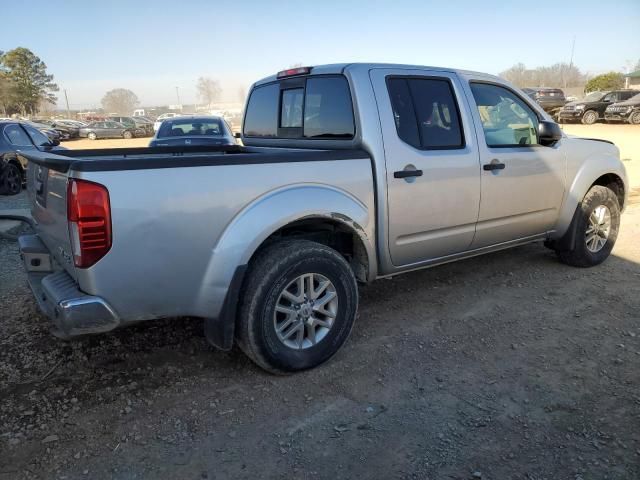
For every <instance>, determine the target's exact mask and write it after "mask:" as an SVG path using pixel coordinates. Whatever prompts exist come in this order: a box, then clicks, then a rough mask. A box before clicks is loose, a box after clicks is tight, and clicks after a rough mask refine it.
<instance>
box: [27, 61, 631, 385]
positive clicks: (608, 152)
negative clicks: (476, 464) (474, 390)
mask: <svg viewBox="0 0 640 480" xmlns="http://www.w3.org/2000/svg"><path fill="white" fill-rule="evenodd" d="M241 136H242V142H243V146H230V147H189V146H185V147H181V146H176V147H166V148H165V147H163V148H140V149H109V150H75V151H73V150H69V151H64V152H54V151H48V152H47V151H44V152H35V153H34V152H25V153H24V156H25V157H27V158H28V160H29V161H30V164H29V165H30V166H29V169H28V175H27V176H28V186H29V195H30V199H31V206H32V213H33V217H34V218H35V220H36V222H37V227H36V234H35V235H30V236H24V237H22V238H21V239H20V247H21V252H22V256H23V258H24V262H25V266H26V269H27V271H28V273H29V279H30V284H31V287H32V289H33V291H34V294H35V297H36V299H37V301H38V302H39V304H40V307H41V309H42V310H43V311H44V312H45V313H46V314H47V316H48V317H50V319H51V320H52V321H53V324H54V325H55V328H54V332H55V333H56V334H57V335H59V336H62V337H70V336H75V335H80V334H85V333H98V332H106V331H108V330H112V329H114V328H116V327H120V326H124V325H128V324H132V323H135V322H139V321H143V320H145V321H146V320H152V319H158V318H166V317H185V316H191V317H200V318H203V319H204V323H205V332H206V337H207V339H208V340H209V341H210V342H211V343H212V344H213V345H215V346H216V347H219V348H221V349H230V348H231V347H232V345H233V342H234V340H236V341H237V343H238V344H239V345H240V347H241V348H242V349H243V350H244V352H246V354H247V355H248V356H249V357H250V358H251V359H252V360H254V361H255V362H256V363H257V364H258V365H260V366H261V367H263V368H265V369H267V370H269V371H271V372H279V373H284V372H293V371H297V370H301V369H306V368H311V367H314V366H316V365H318V364H320V363H322V362H324V361H326V360H327V359H329V358H330V357H331V356H332V355H333V354H335V353H336V351H337V350H338V349H339V348H340V347H341V346H342V344H343V343H344V342H345V340H346V339H347V337H348V336H349V332H350V331H351V328H352V327H353V324H354V320H355V318H356V313H357V309H358V287H357V284H358V282H361V283H364V282H370V281H373V280H375V279H378V278H381V277H385V276H389V275H396V274H399V273H402V272H407V271H410V270H415V269H419V268H425V267H431V266H434V265H439V264H442V263H446V262H451V261H454V260H461V259H464V258H467V257H471V256H474V255H479V254H483V253H488V252H494V251H496V250H500V249H504V248H508V247H512V246H515V245H521V244H524V243H528V242H534V241H543V242H545V245H546V246H547V247H549V248H552V249H554V250H555V251H556V252H557V254H558V257H559V259H560V260H561V261H563V262H565V263H567V264H569V265H574V266H578V267H589V266H593V265H597V264H599V263H601V262H602V261H604V260H605V259H606V258H607V256H608V255H609V253H610V252H611V249H612V248H613V245H614V243H615V241H616V236H617V234H618V229H619V225H620V213H621V210H622V209H623V207H624V205H625V199H626V195H627V190H628V185H627V178H626V173H625V169H624V167H623V164H622V163H621V161H620V159H619V152H618V149H617V148H616V147H615V146H614V145H613V144H611V143H610V142H606V141H602V140H590V139H582V138H571V137H568V136H566V135H565V134H563V132H562V131H561V130H560V128H559V127H558V126H557V125H556V124H555V123H554V122H553V121H552V120H551V119H550V118H549V117H548V115H547V114H546V113H545V112H544V111H543V110H542V109H541V108H540V107H539V106H537V105H536V104H535V103H534V102H533V101H532V100H530V98H529V97H528V96H527V95H525V94H524V93H522V92H521V91H520V90H518V89H516V88H514V87H513V86H511V85H509V84H508V83H506V82H505V81H503V80H502V79H500V78H496V77H493V76H490V75H486V74H482V73H475V72H468V71H458V70H451V69H444V68H432V67H421V66H409V65H387V64H341V65H326V66H317V67H313V68H311V67H304V68H296V69H292V70H286V71H283V72H280V73H278V74H277V75H274V76H271V77H268V78H265V79H263V80H260V81H258V82H256V83H255V84H254V85H253V86H252V89H251V92H250V95H249V98H248V101H247V105H246V109H245V116H244V121H243V130H242V135H241ZM389 321H390V322H393V321H394V318H389Z"/></svg>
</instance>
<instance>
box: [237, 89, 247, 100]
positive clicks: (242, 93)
mask: <svg viewBox="0 0 640 480" xmlns="http://www.w3.org/2000/svg"><path fill="white" fill-rule="evenodd" d="M246 99H247V87H245V86H244V85H242V86H240V87H238V100H240V101H241V102H244V101H245V100H246Z"/></svg>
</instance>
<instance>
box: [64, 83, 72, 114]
mask: <svg viewBox="0 0 640 480" xmlns="http://www.w3.org/2000/svg"><path fill="white" fill-rule="evenodd" d="M64 101H65V103H66V104H67V118H71V111H70V110H69V97H67V89H66V88H65V89H64Z"/></svg>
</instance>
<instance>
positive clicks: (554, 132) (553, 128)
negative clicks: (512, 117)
mask: <svg viewBox="0 0 640 480" xmlns="http://www.w3.org/2000/svg"><path fill="white" fill-rule="evenodd" d="M561 138H562V129H561V128H560V125H558V124H557V123H555V122H548V121H546V120H543V121H541V122H540V123H539V124H538V141H539V142H540V145H544V146H550V145H553V144H554V143H556V142H557V141H558V140H560V139H561Z"/></svg>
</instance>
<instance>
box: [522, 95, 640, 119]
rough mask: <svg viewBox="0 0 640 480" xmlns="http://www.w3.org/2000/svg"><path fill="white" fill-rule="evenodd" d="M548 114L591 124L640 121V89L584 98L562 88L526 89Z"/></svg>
mask: <svg viewBox="0 0 640 480" xmlns="http://www.w3.org/2000/svg"><path fill="white" fill-rule="evenodd" d="M522 91H523V92H525V93H526V94H527V95H528V96H529V97H530V98H531V99H533V100H535V101H536V103H538V105H540V106H541V107H542V108H543V109H544V110H545V111H546V112H547V113H550V114H551V115H552V116H554V117H555V118H556V119H557V120H558V121H559V122H561V123H567V122H581V123H584V124H585V125H592V124H594V123H596V122H597V121H599V120H604V121H606V122H628V123H632V124H634V125H639V124H640V92H638V91H637V90H614V91H606V92H591V93H589V94H588V95H586V96H585V97H584V98H580V99H576V98H575V97H572V98H567V97H565V94H564V92H563V91H562V90H561V89H559V88H547V87H538V88H523V89H522Z"/></svg>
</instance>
